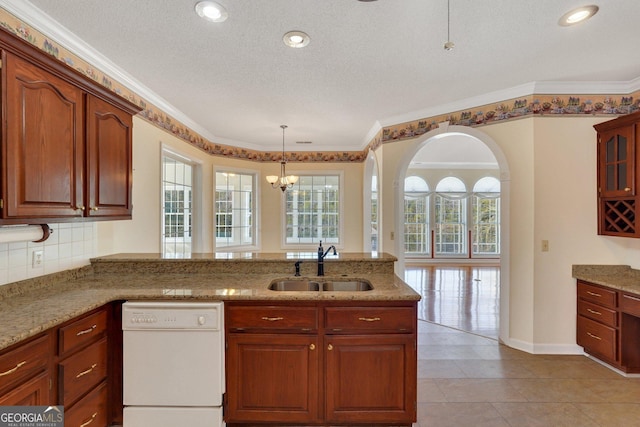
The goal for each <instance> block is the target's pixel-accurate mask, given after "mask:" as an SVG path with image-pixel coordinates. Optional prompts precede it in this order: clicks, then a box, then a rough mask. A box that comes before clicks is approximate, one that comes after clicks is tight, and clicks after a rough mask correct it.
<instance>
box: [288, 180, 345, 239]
mask: <svg viewBox="0 0 640 427" xmlns="http://www.w3.org/2000/svg"><path fill="white" fill-rule="evenodd" d="M288 172H289V173H291V174H294V175H297V176H299V177H300V178H302V177H303V176H337V177H338V185H339V187H340V188H339V192H338V203H339V208H338V241H337V242H325V241H324V240H323V241H322V245H323V246H324V247H329V246H330V245H334V246H335V247H336V248H338V249H341V248H342V247H343V246H344V219H345V217H344V186H345V183H344V172H343V171H338V170H318V171H308V170H306V171H288ZM300 181H301V180H300V179H299V180H298V183H297V184H296V185H295V186H294V187H293V188H292V189H287V190H286V191H292V190H293V189H295V188H296V186H298V185H299V183H300ZM286 203H287V198H286V195H283V197H282V202H281V205H280V206H281V212H282V214H281V215H280V217H281V220H280V221H281V222H280V224H281V225H280V227H281V228H280V229H281V230H282V233H281V246H282V248H283V249H288V250H305V251H308V250H314V251H315V249H317V247H318V244H319V243H320V241H319V240H320V239H318V240H317V241H310V242H309V243H287V205H286Z"/></svg>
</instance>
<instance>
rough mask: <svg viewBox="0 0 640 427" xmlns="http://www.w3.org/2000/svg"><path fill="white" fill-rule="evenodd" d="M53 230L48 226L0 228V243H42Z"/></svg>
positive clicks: (31, 225)
mask: <svg viewBox="0 0 640 427" xmlns="http://www.w3.org/2000/svg"><path fill="white" fill-rule="evenodd" d="M51 233H53V230H52V229H51V227H49V225H48V224H29V225H7V226H0V243H11V242H29V241H31V242H33V243H41V242H44V241H45V240H47V239H48V238H49V236H51Z"/></svg>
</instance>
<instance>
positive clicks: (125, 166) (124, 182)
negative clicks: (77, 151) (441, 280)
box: [87, 96, 133, 217]
mask: <svg viewBox="0 0 640 427" xmlns="http://www.w3.org/2000/svg"><path fill="white" fill-rule="evenodd" d="M131 129H132V119H131V115H130V114H128V113H126V112H124V111H122V110H120V109H119V108H116V107H114V106H113V105H111V104H109V103H107V102H105V101H103V100H101V99H98V98H96V97H93V96H89V97H88V98H87V178H88V179H87V180H88V186H87V200H88V211H87V214H88V215H89V216H91V217H100V216H109V217H114V216H122V217H131V211H132V208H131V191H132V175H133V165H132V161H131V160H132V139H131V138H132V132H131Z"/></svg>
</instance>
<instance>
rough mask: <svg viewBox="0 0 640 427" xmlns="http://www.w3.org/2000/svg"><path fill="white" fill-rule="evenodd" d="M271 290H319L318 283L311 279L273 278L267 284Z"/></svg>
mask: <svg viewBox="0 0 640 427" xmlns="http://www.w3.org/2000/svg"><path fill="white" fill-rule="evenodd" d="M269 289H271V290H272V291H319V290H320V283H318V282H314V281H311V280H305V279H301V280H275V281H273V282H271V284H270V285H269Z"/></svg>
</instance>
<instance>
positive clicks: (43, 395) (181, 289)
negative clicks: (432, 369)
mask: <svg viewBox="0 0 640 427" xmlns="http://www.w3.org/2000/svg"><path fill="white" fill-rule="evenodd" d="M300 260H301V261H302V262H301V264H300V265H299V267H300V275H301V277H302V278H308V279H309V280H318V279H322V282H331V281H333V282H355V281H362V282H368V283H370V284H371V287H372V289H371V290H366V291H331V290H318V291H284V292H283V291H274V290H270V289H268V287H269V284H270V283H271V282H273V281H274V280H285V279H300V277H296V276H294V274H295V266H294V264H295V263H296V262H297V261H300ZM395 261H396V258H395V257H393V256H391V255H388V254H375V255H372V254H366V253H343V254H339V255H337V256H335V257H327V259H326V260H325V265H324V268H325V276H324V277H322V278H318V277H316V262H315V259H314V255H313V254H307V253H305V254H299V253H288V254H287V253H278V254H266V253H239V254H226V253H225V254H193V255H192V256H191V258H189V259H176V258H164V257H162V256H161V255H159V254H119V255H111V256H106V257H101V258H96V259H93V260H92V263H91V265H90V266H87V267H84V268H81V269H79V270H73V271H67V272H62V273H56V274H53V275H49V276H44V277H40V278H36V279H32V280H27V281H23V282H19V283H14V284H10V285H6V286H4V287H1V288H0V301H2V306H3V308H2V311H1V312H0V331H1V334H0V349H2V354H0V371H2V372H4V371H5V370H10V369H11V368H12V366H13V365H10V363H9V365H3V364H2V363H3V361H4V360H5V359H3V358H5V356H6V355H11V354H14V353H16V352H19V351H20V349H21V348H23V347H24V346H25V345H30V344H31V343H34V342H37V343H40V341H38V340H44V341H43V342H44V344H41V345H40V347H38V348H39V349H40V350H41V354H40V358H41V359H43V360H45V361H44V362H41V363H34V364H31V363H27V364H26V365H25V366H26V367H28V368H29V369H30V370H29V371H28V372H25V373H24V375H22V376H20V378H19V379H17V380H16V383H11V384H9V383H4V382H2V383H0V402H2V399H3V397H4V396H6V395H11V393H12V392H13V391H14V389H15V388H16V387H17V386H21V385H23V384H24V383H26V382H28V381H30V380H31V379H33V378H36V377H37V378H39V379H40V380H39V384H40V385H41V387H40V391H38V393H39V394H38V393H36V395H35V397H33V398H34V399H38V398H39V399H41V402H42V404H45V402H46V403H53V402H54V401H55V402H64V399H63V397H64V396H66V395H65V391H66V389H65V383H64V381H63V378H58V377H59V375H56V374H55V373H56V364H58V365H61V366H62V365H63V364H64V363H65V362H66V361H67V360H69V359H71V356H68V354H71V350H69V353H65V352H64V351H63V348H62V345H63V342H62V341H60V340H61V338H63V337H64V336H65V335H64V331H66V330H68V328H69V326H70V325H74V322H78V321H82V320H83V319H87V318H90V319H91V321H90V322H88V324H89V326H88V328H89V329H91V331H90V332H89V333H87V334H86V335H82V337H87V336H91V335H92V334H94V333H95V334H96V336H95V339H90V338H89V337H87V338H86V339H87V341H86V342H84V343H80V344H78V347H77V348H78V349H87V351H88V349H93V348H95V346H99V347H100V348H99V349H100V351H101V352H102V353H100V354H105V355H109V361H108V366H107V367H106V369H105V370H104V373H103V374H102V375H98V376H97V377H96V379H95V384H98V386H96V385H95V384H91V385H90V386H87V390H89V391H88V392H86V394H83V393H84V392H79V393H76V394H74V396H76V395H77V396H84V397H79V398H78V399H80V400H77V399H76V398H75V397H74V400H73V401H71V400H68V401H69V402H72V404H71V411H69V412H72V411H73V409H74V408H83V407H86V406H87V404H86V402H85V403H83V404H82V405H81V403H82V402H83V401H84V400H85V398H87V399H93V401H95V402H98V403H97V404H96V405H94V406H93V407H95V408H103V409H104V412H105V414H104V415H102V419H103V420H105V422H108V423H110V422H118V421H120V419H121V406H122V405H121V402H122V400H121V394H120V393H121V359H120V358H119V357H114V355H117V354H118V353H119V352H120V345H121V334H120V324H119V320H120V318H119V313H120V306H121V303H122V301H125V300H180V301H224V302H225V313H226V320H225V323H226V328H227V329H226V337H227V355H226V358H227V372H228V375H227V395H226V396H225V406H226V408H227V410H226V412H225V413H226V415H225V419H226V421H227V423H228V424H230V425H243V424H245V423H251V422H255V421H258V420H260V421H263V422H264V421H271V422H273V423H275V424H278V425H282V424H283V422H284V420H286V422H290V423H291V422H292V423H296V424H298V425H300V424H301V423H305V424H309V425H325V424H327V423H331V424H332V425H333V424H343V425H344V424H367V425H375V424H376V423H380V424H384V425H391V424H394V425H411V423H412V422H413V420H415V410H416V408H415V405H416V369H417V368H416V359H417V358H416V353H417V348H416V337H417V330H416V329H417V325H416V321H417V313H416V307H417V301H418V300H419V299H420V297H419V295H418V294H417V293H416V292H415V291H413V289H411V288H410V287H409V286H408V285H407V284H406V283H404V282H403V281H402V280H401V279H400V278H398V277H397V276H396V275H395V273H394V269H393V265H394V262H395ZM318 281H319V280H318ZM292 308H293V309H294V310H293V312H292ZM296 308H301V309H302V310H301V312H304V313H305V317H304V318H303V320H300V319H296V318H295V316H296V314H295V309H296ZM280 309H286V311H287V313H293V314H292V315H293V316H294V317H293V318H291V321H292V322H293V323H290V324H287V323H286V322H284V323H283V324H282V325H284V326H282V327H281V326H278V327H274V326H270V327H265V326H264V325H260V324H251V323H250V322H251V319H254V318H256V316H257V318H258V319H259V318H261V317H265V316H261V315H260V312H261V310H267V311H269V313H277V312H278V310H280ZM105 310H106V311H105ZM103 313H105V314H103ZM288 315H289V314H288ZM92 316H93V317H92ZM95 316H97V317H95ZM103 316H106V317H104V318H103ZM278 317H283V316H278ZM95 319H98V320H97V321H95V322H94V320H95ZM103 319H106V320H103ZM103 322H106V325H103V326H100V325H101V324H102V323H103ZM247 322H249V323H247ZM95 325H98V326H95ZM81 326H84V325H81ZM65 328H67V329H65ZM84 330H85V329H79V331H80V332H83V331H84ZM94 331H95V332H94ZM274 337H276V338H277V339H278V340H280V341H278V342H280V343H283V342H284V343H285V344H286V343H287V342H296V343H297V342H299V341H305V343H306V341H309V343H308V344H306V345H305V347H304V348H306V349H308V350H307V351H308V358H307V359H306V360H308V364H307V365H305V366H298V367H295V369H297V368H299V369H305V370H306V373H305V375H304V378H306V379H307V380H308V381H309V382H308V383H306V384H304V387H303V389H304V390H306V391H307V392H308V393H309V395H308V396H307V398H305V399H304V402H305V403H306V405H307V406H305V407H302V408H300V407H298V406H296V402H292V404H294V406H296V407H295V408H294V409H292V407H288V406H287V402H283V401H278V405H277V407H273V408H271V407H269V406H268V405H263V407H262V410H261V411H258V412H256V411H255V410H253V409H252V410H248V407H247V406H246V404H253V403H255V402H249V401H247V400H246V399H247V398H253V397H252V396H249V397H247V396H244V395H243V394H242V392H241V390H243V389H242V388H240V387H239V384H238V383H237V381H238V379H239V378H240V379H242V378H244V380H247V381H248V380H250V377H247V376H246V375H245V376H243V366H242V364H241V363H240V362H239V361H241V360H246V359H247V358H246V357H245V356H246V355H243V354H241V352H242V351H243V348H246V345H247V340H249V342H256V340H258V341H260V340H261V339H262V340H265V341H266V342H269V340H272V339H274ZM105 338H106V340H105ZM83 339H85V338H83ZM104 341H106V342H107V343H108V344H105V343H104ZM56 342H57V344H56ZM261 345H264V343H263V344H261ZM296 345H298V344H296ZM107 346H108V347H107ZM298 347H299V346H298ZM107 348H108V350H107ZM54 349H57V350H54ZM82 351H85V350H82ZM92 351H93V350H92ZM238 352H240V353H238ZM371 352H376V354H375V355H374V356H372V357H370V358H367V357H366V356H364V355H366V354H372V353H371ZM74 354H75V353H74ZM47 355H48V356H47ZM104 357H105V358H106V356H104ZM8 359H11V358H8ZM12 360H15V359H11V360H9V362H11V361H12ZM372 360H375V361H376V362H375V363H378V364H379V365H378V366H376V367H375V369H376V372H377V375H375V376H373V375H371V374H370V372H371V370H370V368H371V367H368V366H366V365H365V366H361V365H363V364H365V363H367V361H372ZM16 363H19V362H16ZM380 364H381V365H380ZM380 366H383V367H384V370H382V371H381V370H380ZM5 368H6V369H5ZM275 369H276V370H277V369H278V366H276V367H275ZM273 372H274V371H273V370H272V371H271V372H269V374H273ZM363 373H368V374H366V375H364V376H363ZM357 376H360V377H357ZM41 377H46V378H48V379H50V380H51V383H52V384H53V387H52V388H51V390H43V388H42V384H44V382H43V381H42V378H41ZM372 377H374V378H372ZM3 381H4V380H3ZM257 384H262V383H260V382H259V381H258V382H257ZM290 385H291V386H292V387H294V386H296V385H295V384H290ZM262 386H263V387H264V386H265V385H264V384H262ZM101 387H103V388H101ZM269 387H271V388H272V389H273V387H274V385H273V384H271V385H269ZM278 387H279V388H282V387H285V385H284V384H282V383H280V384H278ZM104 390H108V393H107V392H106V391H104ZM265 392H266V390H265ZM290 395H292V396H295V397H297V398H299V396H300V395H299V393H290ZM96 396H98V397H96ZM100 396H101V397H100ZM100 399H102V400H100ZM76 402H77V403H76ZM267 403H268V402H267ZM358 405H360V407H358ZM67 408H69V406H67V404H66V403H65V409H67ZM92 411H94V410H93V409H91V410H90V411H88V412H87V411H85V412H87V413H88V416H89V417H92V416H93V417H94V418H95V417H96V415H95V414H96V413H97V412H92ZM69 412H67V414H69ZM78 412H80V410H79V411H78ZM72 415H73V414H72ZM78 419H80V420H84V419H85V418H81V417H79V418H78ZM106 425H108V424H106Z"/></svg>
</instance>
